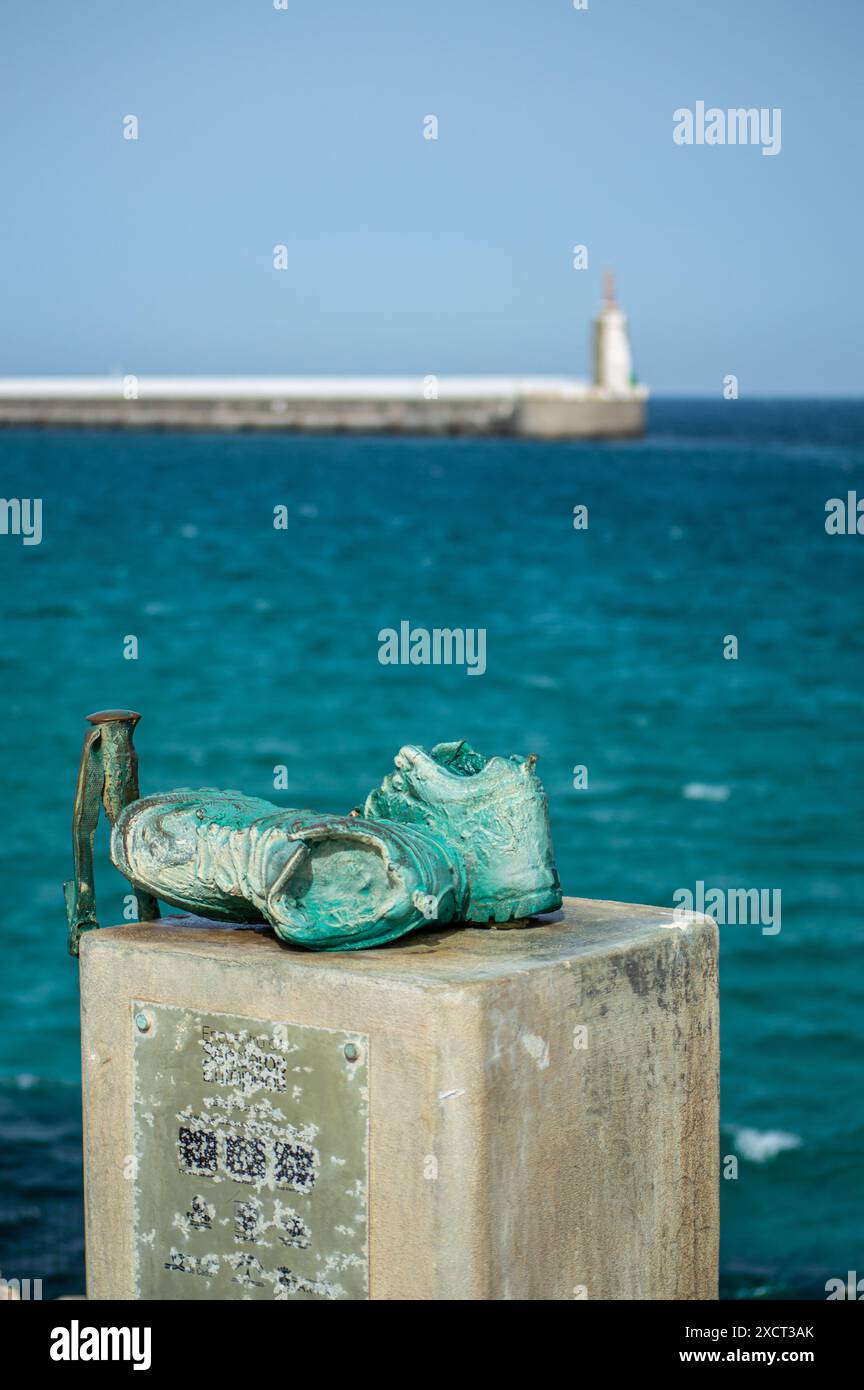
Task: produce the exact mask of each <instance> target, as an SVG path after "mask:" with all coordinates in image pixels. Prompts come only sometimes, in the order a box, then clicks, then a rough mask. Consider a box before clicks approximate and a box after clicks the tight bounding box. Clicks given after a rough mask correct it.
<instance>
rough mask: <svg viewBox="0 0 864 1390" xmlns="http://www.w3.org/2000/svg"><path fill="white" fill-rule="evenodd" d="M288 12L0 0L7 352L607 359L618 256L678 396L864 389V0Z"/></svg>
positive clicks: (420, 366) (578, 368) (458, 366)
mask: <svg viewBox="0 0 864 1390" xmlns="http://www.w3.org/2000/svg"><path fill="white" fill-rule="evenodd" d="M287 6H288V7H287V10H285V11H281V10H275V9H274V8H273V0H230V2H229V0H196V2H193V0H148V3H147V4H142V3H138V4H133V3H118V0H84V2H83V3H79V4H72V3H69V2H68V0H67V2H66V3H60V0H47V2H46V3H38V4H36V3H34V0H3V4H2V10H0V40H2V52H3V55H4V57H3V66H4V69H5V75H4V80H3V83H2V84H0V169H2V178H3V189H4V198H3V209H4V210H3V243H4V256H3V261H4V275H3V284H2V289H0V323H2V327H3V331H2V334H0V373H2V374H31V373H43V372H44V373H55V372H63V373H84V372H98V373H104V372H109V371H123V372H136V373H149V372H181V373H183V372H226V373H233V372H243V373H245V372H274V373H278V372H290V373H293V372H312V373H316V372H374V373H377V372H382V373H391V372H400V373H401V372H405V373H412V374H413V373H419V374H423V375H425V374H427V373H444V372H518V373H522V372H526V373H527V372H554V373H558V372H561V373H575V374H584V373H585V372H586V371H587V370H588V365H589V357H588V329H589V320H590V316H591V314H592V313H593V312H594V310H595V308H596V307H597V304H598V302H599V298H600V293H601V276H602V271H603V270H604V269H605V268H607V267H611V268H614V269H615V270H616V271H617V274H618V283H619V292H620V298H621V302H622V304H623V307H624V308H625V309H626V310H627V312H628V314H629V316H630V321H631V332H632V338H633V347H634V355H635V360H636V366H637V369H638V372H639V375H640V377H641V378H642V379H643V380H645V381H647V382H648V383H649V384H650V385H651V386H652V387H653V388H654V389H655V390H656V391H658V392H663V393H667V394H669V393H672V394H676V393H679V392H680V393H699V394H706V395H719V394H720V392H721V390H722V381H723V377H724V376H725V375H726V374H727V373H734V374H735V375H737V376H738V378H739V383H740V392H741V395H742V397H743V396H745V395H755V394H804V395H808V394H812V395H818V394H850V395H852V394H854V395H858V394H860V393H861V388H862V369H861V362H862V354H861V350H860V346H859V336H860V325H861V323H862V318H864V315H862V308H864V305H862V298H864V293H862V283H864V280H862V275H861V268H860V245H861V240H862V216H861V214H862V202H864V193H862V179H861V151H860V143H861V140H862V130H864V121H862V106H864V96H862V87H864V84H862V83H861V80H860V62H861V53H862V49H864V44H862V39H864V6H862V5H861V4H860V3H858V0H822V2H821V3H819V4H817V3H816V2H815V0H727V2H726V3H723V4H717V3H713V0H657V3H651V2H650V0H589V8H588V10H587V11H577V10H574V9H573V7H572V0H521V2H520V0H440V2H439V3H431V0H430V2H429V3H424V2H423V0H413V3H409V0H364V3H362V4H361V3H359V0H287ZM699 100H704V101H705V102H706V103H707V104H708V105H709V106H711V105H715V106H719V107H722V108H728V107H737V106H745V107H750V106H756V107H769V108H773V107H780V108H781V109H782V150H781V153H780V154H779V155H778V156H776V157H774V158H768V157H765V156H763V155H762V154H761V152H760V150H759V148H754V147H731V146H718V147H707V146H692V147H679V146H677V145H676V144H675V143H674V142H673V140H672V129H673V121H672V113H673V111H674V110H675V109H676V108H679V107H685V106H686V107H690V108H693V107H694V106H695V104H696V102H697V101H699ZM128 114H134V115H137V117H138V118H139V122H140V134H139V139H138V140H137V141H130V140H124V139H123V134H122V122H123V118H124V116H126V115H128ZM430 114H434V115H435V116H437V118H438V122H439V138H438V140H437V141H432V140H424V138H423V118H424V117H425V116H427V115H430ZM276 244H285V245H286V246H287V247H288V269H287V270H285V271H276V270H274V269H273V247H274V245H276ZM575 244H585V245H586V246H587V247H588V262H589V264H588V269H587V270H584V271H574V270H573V268H572V247H573V246H574V245H575Z"/></svg>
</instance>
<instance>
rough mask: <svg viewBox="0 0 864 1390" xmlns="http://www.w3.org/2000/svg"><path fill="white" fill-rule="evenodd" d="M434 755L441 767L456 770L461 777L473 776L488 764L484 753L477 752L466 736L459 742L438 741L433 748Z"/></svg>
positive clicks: (451, 770) (450, 770)
mask: <svg viewBox="0 0 864 1390" xmlns="http://www.w3.org/2000/svg"><path fill="white" fill-rule="evenodd" d="M432 757H433V758H434V759H435V762H436V763H438V765H439V767H446V768H447V769H448V771H449V772H455V773H456V774H457V776H459V777H473V776H474V774H475V773H477V772H482V771H483V769H484V767H485V766H486V759H485V758H484V757H483V754H482V753H477V752H475V751H474V749H473V748H472V747H471V745H470V744H469V743H466V742H465V740H464V738H461V739H460V740H459V742H458V743H436V745H435V747H434V748H433V749H432Z"/></svg>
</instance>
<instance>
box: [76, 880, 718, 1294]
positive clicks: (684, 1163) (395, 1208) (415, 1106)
mask: <svg viewBox="0 0 864 1390" xmlns="http://www.w3.org/2000/svg"><path fill="white" fill-rule="evenodd" d="M81 990H82V1048H83V1068H84V1117H85V1140H84V1144H85V1172H86V1214H87V1264H88V1294H89V1296H90V1297H91V1298H96V1299H99V1298H107V1297H117V1296H120V1297H123V1298H130V1297H131V1296H132V1288H133V1284H132V1229H133V1220H132V1195H131V1194H132V1184H131V1183H130V1181H129V1180H128V1178H127V1177H124V1166H125V1169H126V1171H128V1162H127V1159H128V1155H129V1154H130V1153H131V1150H132V1097H131V1071H132V1048H133V1016H132V1013H133V1006H132V1001H133V1000H135V999H138V1000H150V1001H153V1002H157V1001H163V1002H167V1003H172V1004H176V1005H181V1006H185V1007H188V1008H189V1009H193V1010H196V1009H197V1010H208V1011H213V1010H219V1011H224V1012H225V1013H234V1014H242V1015H251V1016H253V1017H255V1018H259V1019H261V1018H266V1019H270V1020H273V1021H274V1022H278V1021H284V1022H287V1023H291V1024H300V1025H303V1024H306V1025H314V1026H316V1027H323V1028H333V1029H338V1030H345V1031H347V1032H351V1031H354V1030H356V1031H357V1032H358V1033H362V1034H364V1035H366V1036H367V1037H368V1039H369V1044H368V1048H369V1055H368V1062H369V1076H370V1098H369V1113H370V1191H369V1279H370V1296H371V1297H372V1298H373V1299H400V1298H407V1299H433V1300H445V1299H468V1300H486V1299H514V1300H521V1299H532V1300H545V1299H553V1300H560V1299H572V1298H574V1297H584V1296H587V1297H588V1298H589V1299H596V1298H600V1299H658V1298H659V1299H687V1298H698V1299H711V1298H714V1297H716V1274H717V1237H718V1137H717V1130H718V1029H717V942H716V926H715V924H714V923H713V922H712V921H711V920H710V919H709V918H703V917H698V916H696V917H694V918H693V919H692V920H691V921H690V923H689V924H688V925H686V927H685V928H684V929H683V930H682V929H680V927H679V924H678V923H676V922H675V921H674V919H673V917H672V913H671V911H669V910H668V909H663V908H652V907H641V906H628V905H624V904H617V903H605V902H594V901H588V900H580V899H566V900H565V905H564V910H563V912H561V913H558V914H554V915H553V916H552V917H550V918H549V919H546V920H545V921H544V924H543V925H539V926H531V927H528V928H525V929H521V930H520V929H516V930H499V931H490V930H484V929H480V928H476V929H474V928H455V929H442V930H440V931H423V932H419V933H417V934H415V935H414V936H410V937H407V938H405V939H404V940H403V941H400V942H398V943H395V944H394V945H392V946H389V947H384V948H381V949H379V950H374V951H368V952H356V953H351V954H345V955H329V956H320V955H311V954H307V953H305V952H303V951H301V950H297V949H293V948H291V947H286V946H285V945H283V944H281V943H279V942H278V941H277V940H276V939H275V938H274V937H273V936H272V935H271V934H270V933H269V932H268V931H267V930H265V929H249V928H246V929H242V930H241V929H235V928H233V927H231V926H220V925H216V924H212V923H202V922H200V921H197V920H196V919H192V918H175V919H163V920H162V921H159V922H155V923H147V924H140V925H138V924H134V925H127V926H122V927H114V928H111V929H108V930H104V931H96V932H92V933H88V934H86V935H85V936H84V938H83V939H82V943H81ZM580 1030H584V1034H583V1033H582V1032H581V1031H580ZM583 1042H584V1046H583V1045H582V1044H583ZM583 1290H584V1293H583V1292H582V1291H583Z"/></svg>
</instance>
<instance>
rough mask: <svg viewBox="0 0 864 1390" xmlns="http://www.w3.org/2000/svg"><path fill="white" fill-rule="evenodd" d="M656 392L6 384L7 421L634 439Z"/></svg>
mask: <svg viewBox="0 0 864 1390" xmlns="http://www.w3.org/2000/svg"><path fill="white" fill-rule="evenodd" d="M647 395H648V393H647V390H646V389H645V388H644V387H633V388H632V389H631V390H630V391H628V392H626V393H613V392H610V391H607V390H604V389H602V388H599V387H596V386H588V385H586V384H584V383H582V382H578V381H573V380H570V379H567V378H554V377H552V378H546V377H354V378H350V377H257V378H256V377H135V376H125V377H66V378H61V377H42V378H38V377H30V378H23V377H22V378H6V379H4V380H0V426H7V427H8V426H12V427H15V426H18V427H21V426H39V427H45V428H61V429H69V428H81V429H128V430H153V429H164V430H224V431H236V430H268V431H279V430H284V431H290V430H294V431H302V432H310V433H315V432H318V433H331V432H333V431H346V432H352V433H362V434H370V433H373V434H374V433H390V434H438V435H458V434H467V435H487V434H498V435H514V436H517V437H522V438H527V439H624V438H632V437H636V436H639V435H641V434H643V433H644V430H645V402H646V400H647Z"/></svg>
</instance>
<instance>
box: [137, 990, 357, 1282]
mask: <svg viewBox="0 0 864 1390" xmlns="http://www.w3.org/2000/svg"><path fill="white" fill-rule="evenodd" d="M130 1027H131V1029H132V1032H133V1036H134V1039H135V1042H134V1054H135V1090H134V1163H133V1165H132V1167H133V1172H132V1179H133V1182H134V1191H135V1235H134V1246H135V1288H136V1294H137V1297H138V1298H143V1299H251V1298H264V1299H276V1300H280V1301H286V1300H289V1299H298V1300H301V1301H306V1300H308V1299H316V1298H327V1299H337V1298H339V1299H364V1298H367V1297H368V1251H367V1226H366V1201H367V1186H368V1055H369V1043H368V1039H367V1038H366V1037H364V1036H363V1035H362V1034H359V1033H340V1032H334V1031H332V1030H330V1029H327V1028H306V1027H301V1026H300V1025H298V1024H291V1023H273V1022H266V1021H264V1020H262V1019H255V1018H242V1017H238V1016H236V1015H233V1014H210V1013H208V1014H203V1013H201V1014H199V1013H196V1012H195V1011H194V1010H191V1009H182V1008H176V1007H174V1006H173V1005H168V1004H150V1003H147V1002H146V1001H140V1002H135V1003H134V1004H133V1008H132V1017H131V1018H130Z"/></svg>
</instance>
